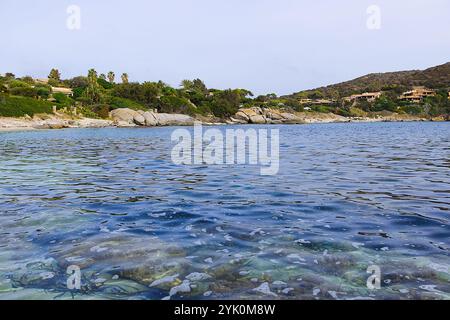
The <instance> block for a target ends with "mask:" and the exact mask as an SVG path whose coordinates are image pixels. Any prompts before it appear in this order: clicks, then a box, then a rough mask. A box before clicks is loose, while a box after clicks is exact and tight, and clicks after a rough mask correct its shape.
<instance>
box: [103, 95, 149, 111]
mask: <svg viewBox="0 0 450 320" xmlns="http://www.w3.org/2000/svg"><path fill="white" fill-rule="evenodd" d="M107 103H108V104H109V105H110V108H111V110H113V109H119V108H128V109H132V110H147V107H145V106H143V105H141V104H140V103H137V102H135V101H133V100H130V99H125V98H119V97H110V98H109V99H107Z"/></svg>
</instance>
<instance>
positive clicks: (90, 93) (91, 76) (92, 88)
mask: <svg viewBox="0 0 450 320" xmlns="http://www.w3.org/2000/svg"><path fill="white" fill-rule="evenodd" d="M87 82H88V85H87V87H86V90H85V91H84V97H85V98H86V100H87V102H88V103H91V104H94V103H99V102H100V100H101V89H100V85H99V84H98V82H97V71H95V70H94V69H90V70H89V72H88V78H87Z"/></svg>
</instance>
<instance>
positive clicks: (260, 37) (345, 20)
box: [0, 0, 450, 95]
mask: <svg viewBox="0 0 450 320" xmlns="http://www.w3.org/2000/svg"><path fill="white" fill-rule="evenodd" d="M71 5H74V6H76V7H77V8H79V10H80V15H79V16H78V15H76V13H75V14H74V12H73V11H72V12H70V13H68V12H67V9H68V7H69V6H71ZM373 5H375V6H376V7H375V8H376V11H373V9H372V10H370V7H371V6H373ZM368 9H369V13H368ZM378 13H379V14H378ZM449 16H450V1H448V0H370V1H367V0H340V1H332V0H309V1H303V0H271V1H268V0H221V1H218V0H127V1H123V0H121V1H117V0H71V1H66V0H39V1H33V0H0V41H1V42H0V73H5V72H13V73H14V74H16V75H17V76H25V75H31V76H34V77H38V78H42V77H46V76H47V75H48V73H49V71H50V69H51V68H58V69H59V70H60V72H61V73H62V77H63V78H70V77H73V76H77V75H85V74H87V70H88V69H90V68H95V69H96V70H97V71H98V73H107V72H108V71H110V70H113V71H114V72H115V74H116V76H117V78H119V75H120V74H121V73H123V72H127V73H128V74H129V78H130V81H140V82H142V81H158V80H163V81H164V82H166V83H168V84H170V85H172V86H175V87H178V86H179V84H180V82H181V81H182V80H183V79H194V78H200V79H202V80H203V81H204V82H205V83H206V85H207V86H208V87H210V88H217V89H226V88H246V89H249V90H251V91H253V92H254V93H255V94H266V93H277V94H279V95H281V94H289V93H293V92H297V91H300V90H304V89H311V88H316V87H319V86H322V85H328V84H333V83H337V82H341V81H346V80H350V79H353V78H356V77H358V76H362V75H365V74H368V73H372V72H387V71H399V70H410V69H424V68H428V67H431V66H435V65H439V64H442V63H446V62H449V61H450V18H449ZM78 17H79V19H78ZM74 19H75V20H74ZM68 21H69V22H70V23H69V26H70V28H69V27H68ZM74 21H75V22H77V21H79V22H80V23H79V27H80V28H76V27H77V23H74ZM368 22H369V26H371V27H370V28H369V27H368ZM74 26H75V28H74Z"/></svg>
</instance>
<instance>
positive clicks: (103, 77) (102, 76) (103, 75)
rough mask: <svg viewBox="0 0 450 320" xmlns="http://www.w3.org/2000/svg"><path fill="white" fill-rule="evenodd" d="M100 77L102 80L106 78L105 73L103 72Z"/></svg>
mask: <svg viewBox="0 0 450 320" xmlns="http://www.w3.org/2000/svg"><path fill="white" fill-rule="evenodd" d="M98 78H99V79H102V80H106V75H105V74H104V73H101V74H100V75H99V77H98Z"/></svg>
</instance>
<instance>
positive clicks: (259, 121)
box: [250, 114, 266, 124]
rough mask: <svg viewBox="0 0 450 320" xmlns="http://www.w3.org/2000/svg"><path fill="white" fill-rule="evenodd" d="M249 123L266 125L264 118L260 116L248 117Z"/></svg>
mask: <svg viewBox="0 0 450 320" xmlns="http://www.w3.org/2000/svg"><path fill="white" fill-rule="evenodd" d="M250 122H251V123H254V124H264V123H266V118H265V117H264V116H262V115H259V114H257V115H254V116H251V117H250Z"/></svg>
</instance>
